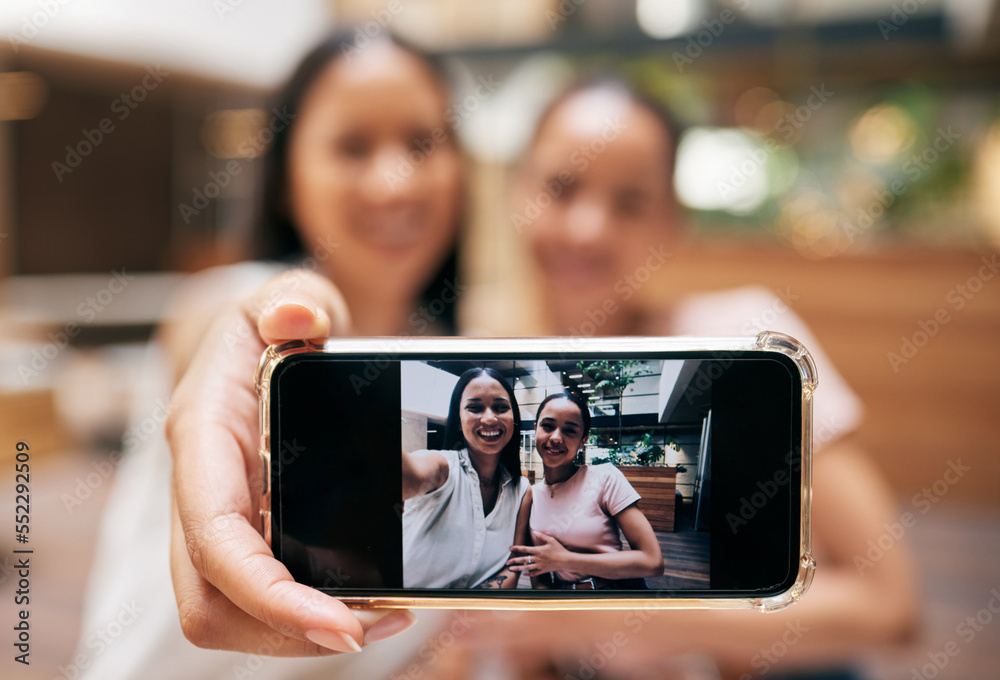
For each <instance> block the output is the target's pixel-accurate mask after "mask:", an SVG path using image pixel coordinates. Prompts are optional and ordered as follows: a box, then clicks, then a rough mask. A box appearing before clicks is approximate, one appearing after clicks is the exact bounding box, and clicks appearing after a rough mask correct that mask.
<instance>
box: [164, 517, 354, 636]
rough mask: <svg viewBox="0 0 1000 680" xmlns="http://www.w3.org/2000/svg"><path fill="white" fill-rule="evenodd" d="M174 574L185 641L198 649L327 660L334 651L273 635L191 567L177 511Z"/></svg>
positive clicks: (173, 537) (172, 554) (173, 534)
mask: <svg viewBox="0 0 1000 680" xmlns="http://www.w3.org/2000/svg"><path fill="white" fill-rule="evenodd" d="M172 515H173V529H172V532H171V541H170V543H171V545H170V574H171V578H172V580H173V584H174V594H175V596H176V599H177V609H178V613H179V616H180V623H181V629H182V631H183V632H184V636H185V637H186V638H187V639H188V640H189V641H191V642H192V643H193V644H195V645H197V646H198V647H202V648H205V649H226V650H233V651H241V652H249V653H254V654H261V655H264V656H327V655H330V654H334V653H335V651H334V650H331V649H329V648H328V647H322V646H320V645H317V644H316V643H313V642H309V641H308V640H303V639H300V638H299V637H294V636H293V635H292V633H293V632H294V631H293V629H292V628H290V627H287V628H284V629H281V628H279V629H277V630H275V629H274V628H272V627H271V626H269V625H267V624H265V623H263V622H262V621H259V620H258V619H255V618H254V617H252V616H250V615H249V614H247V613H246V612H245V611H243V610H242V609H240V608H239V607H237V606H236V605H235V604H233V602H232V601H230V600H229V599H228V598H226V597H225V596H224V595H223V594H222V593H221V592H220V591H219V590H218V588H216V587H215V586H213V585H212V584H211V583H209V582H208V581H206V580H205V579H203V578H202V577H201V575H200V574H199V573H198V571H197V570H196V569H195V568H194V565H193V564H191V560H190V558H189V556H188V553H187V546H186V545H185V542H184V532H183V530H182V528H181V521H180V517H179V516H178V514H177V509H176V507H174V508H173V512H172Z"/></svg>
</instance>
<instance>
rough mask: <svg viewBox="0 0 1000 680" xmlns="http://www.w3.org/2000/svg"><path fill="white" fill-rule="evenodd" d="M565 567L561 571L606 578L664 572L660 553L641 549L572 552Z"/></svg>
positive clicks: (640, 576)
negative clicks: (654, 553) (649, 552)
mask: <svg viewBox="0 0 1000 680" xmlns="http://www.w3.org/2000/svg"><path fill="white" fill-rule="evenodd" d="M565 565H566V566H565V567H563V568H560V569H559V571H574V572H577V573H580V574H587V575H588V576H597V577H599V578H606V579H622V578H643V577H647V576H659V575H661V574H662V573H663V561H662V560H660V559H659V554H657V555H650V554H648V553H646V552H643V551H641V550H619V551H616V552H608V553H577V552H570V553H569V556H568V557H566V558H565Z"/></svg>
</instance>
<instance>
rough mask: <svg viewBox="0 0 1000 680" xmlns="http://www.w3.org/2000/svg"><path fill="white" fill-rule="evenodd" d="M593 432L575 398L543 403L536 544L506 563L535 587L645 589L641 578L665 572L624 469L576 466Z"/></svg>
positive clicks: (519, 548)
mask: <svg viewBox="0 0 1000 680" xmlns="http://www.w3.org/2000/svg"><path fill="white" fill-rule="evenodd" d="M589 432H590V410H589V409H588V408H587V404H586V402H584V401H583V400H582V399H580V398H579V397H577V396H576V395H574V394H571V393H569V392H561V393H558V394H550V395H549V396H547V397H546V398H545V399H544V400H543V401H542V403H541V404H539V406H538V415H537V417H536V420H535V449H536V450H537V451H538V455H539V456H541V458H542V466H543V469H544V478H543V480H542V481H541V482H538V483H536V484H535V485H534V486H533V487H532V496H531V520H530V526H531V538H532V543H533V545H527V544H525V545H514V546H513V547H512V548H511V550H512V551H514V552H517V553H522V555H521V556H517V557H512V558H511V559H510V560H509V561H508V565H510V568H511V570H513V571H515V572H523V573H526V574H528V575H529V576H531V580H532V585H533V586H534V587H537V588H557V589H561V590H596V589H604V588H619V589H643V588H645V587H646V586H645V583H644V582H643V580H642V579H643V577H646V576H660V575H662V574H663V556H662V555H661V553H660V545H659V543H658V542H657V539H656V534H655V533H654V532H653V527H652V526H651V525H650V523H649V520H648V519H646V516H645V515H643V514H642V510H640V509H639V507H638V506H637V505H636V504H637V503H638V501H639V494H638V493H637V492H636V491H635V489H633V488H632V485H631V484H629V482H628V480H627V479H625V475H623V474H622V472H621V470H619V469H618V468H616V467H615V466H614V465H611V464H610V463H605V464H603V465H587V464H584V463H580V462H578V454H580V453H581V452H582V450H583V447H584V444H585V443H586V441H587V435H588V434H589ZM621 534H624V535H625V539H626V540H627V541H628V547H627V548H626V546H623V545H622V542H621V538H620V535H621ZM629 548H630V549H629Z"/></svg>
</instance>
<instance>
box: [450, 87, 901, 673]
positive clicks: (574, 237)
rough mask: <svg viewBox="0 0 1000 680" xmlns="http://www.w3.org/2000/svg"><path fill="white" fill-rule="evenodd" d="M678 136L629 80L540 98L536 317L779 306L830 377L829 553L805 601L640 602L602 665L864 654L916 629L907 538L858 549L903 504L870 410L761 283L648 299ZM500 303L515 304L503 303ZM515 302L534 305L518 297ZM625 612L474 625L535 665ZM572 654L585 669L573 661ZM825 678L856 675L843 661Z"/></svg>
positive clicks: (825, 420) (558, 324) (752, 313)
mask: <svg viewBox="0 0 1000 680" xmlns="http://www.w3.org/2000/svg"><path fill="white" fill-rule="evenodd" d="M678 140H679V131H678V129H677V127H676V126H675V125H673V124H672V123H671V122H670V117H669V116H668V115H667V114H666V113H665V112H664V111H663V108H662V106H660V105H659V104H657V103H656V102H654V101H652V100H651V99H649V98H646V97H643V96H641V95H639V94H637V93H636V91H635V90H634V89H633V88H631V87H630V86H628V85H627V84H626V83H625V82H622V81H615V80H610V81H609V80H602V81H596V82H586V83H584V84H582V85H580V86H577V87H575V88H573V89H571V90H569V91H568V92H567V93H565V94H564V95H562V96H561V97H559V98H558V99H556V100H555V102H554V103H553V104H552V105H551V106H550V107H549V108H548V110H547V111H546V112H545V113H544V115H543V116H542V118H541V121H540V123H539V124H538V128H537V130H536V132H535V136H534V139H533V141H532V144H531V146H530V148H529V149H528V151H527V152H526V154H525V157H524V160H523V163H522V167H521V173H520V178H519V183H518V186H517V189H518V191H517V196H516V198H515V201H514V203H515V205H521V204H522V202H523V201H524V200H526V199H531V198H533V197H536V196H538V195H539V194H540V192H544V191H546V189H547V188H548V187H552V186H558V187H561V189H560V190H559V191H558V192H556V191H552V192H549V196H550V197H551V201H550V204H549V205H548V206H547V207H545V208H543V209H541V210H539V211H538V214H537V215H536V216H534V217H533V219H531V220H530V221H529V222H528V223H526V224H523V225H521V226H523V228H524V229H523V230H524V233H525V236H526V241H527V245H528V250H529V253H530V256H531V258H532V260H533V261H534V264H535V265H537V267H536V268H537V270H538V278H539V282H540V286H539V289H538V290H537V291H535V293H536V299H537V300H539V301H540V303H541V305H540V306H541V308H542V309H541V311H542V315H541V316H540V318H539V319H538V320H537V323H536V324H535V327H534V328H530V329H526V332H527V333H533V334H549V333H551V334H555V335H619V334H620V335H672V336H734V335H750V334H755V333H758V332H760V331H761V330H765V329H763V328H759V327H755V324H756V323H757V322H755V318H760V317H761V316H762V315H763V316H768V314H764V313H765V312H769V313H772V314H774V318H775V321H774V323H773V324H770V326H771V327H770V328H768V329H767V330H775V331H780V332H784V333H787V334H789V335H791V336H793V337H795V338H797V339H798V340H800V341H802V342H803V343H804V344H805V345H806V346H807V347H808V348H809V350H810V353H811V354H812V356H813V358H814V360H815V362H816V364H817V367H818V372H819V375H820V376H821V382H820V386H819V389H818V390H817V392H816V395H815V399H814V423H815V427H814V429H813V435H814V451H816V456H815V462H814V469H813V513H812V525H813V535H814V547H815V554H816V558H817V562H818V563H819V565H820V566H819V568H818V569H817V571H816V577H815V579H814V581H813V584H812V586H811V588H810V590H809V592H808V593H807V594H806V595H805V597H804V598H803V599H802V602H800V603H798V604H796V605H795V606H794V607H792V608H790V609H789V610H788V611H782V612H778V613H775V614H770V615H768V616H766V617H761V616H760V615H759V614H757V613H755V612H747V611H729V612H712V611H664V612H657V613H653V614H647V615H644V617H643V618H642V620H641V621H638V624H637V625H636V626H635V627H634V629H633V630H632V633H633V634H632V635H631V636H629V638H628V641H629V644H628V646H626V647H621V648H620V649H618V648H616V650H615V651H616V654H615V655H613V658H609V659H607V666H606V667H605V668H604V669H602V671H601V672H599V673H596V674H595V678H596V677H633V676H634V675H635V674H636V673H640V674H642V675H643V676H644V677H645V676H649V677H693V676H694V675H688V674H687V671H688V670H690V671H691V673H693V674H696V673H701V672H704V670H702V669H704V668H705V667H706V666H707V667H709V669H710V670H709V671H708V675H705V676H702V675H696V676H697V677H726V678H737V677H740V678H749V677H751V676H754V675H755V674H758V671H759V669H760V667H759V666H756V665H755V663H754V662H755V660H759V658H760V652H761V651H762V650H766V649H768V648H769V647H770V646H771V645H772V644H773V643H774V641H775V640H780V639H781V637H782V635H786V634H787V631H788V630H789V629H790V628H789V627H796V628H794V629H795V630H801V631H805V630H808V631H809V632H808V634H807V635H805V636H801V639H799V638H798V637H797V638H795V639H796V644H794V645H789V648H788V653H787V655H785V657H784V658H783V660H782V663H783V664H787V668H788V669H789V670H792V671H801V670H803V669H804V668H816V667H821V666H827V667H828V666H830V665H833V666H835V667H842V666H843V665H844V664H845V663H846V664H850V663H852V662H853V661H854V660H855V658H856V656H854V654H855V650H857V649H858V648H859V647H861V646H864V645H873V644H885V643H888V642H893V641H898V640H902V639H906V637H907V636H910V635H912V634H913V632H914V630H915V625H916V612H917V601H916V595H915V574H914V566H913V562H912V560H911V558H910V555H909V552H908V550H907V549H906V548H905V547H903V546H897V547H896V548H894V549H893V550H892V551H887V552H886V553H885V555H884V556H883V558H882V559H881V560H879V561H878V562H875V563H873V564H870V565H866V568H865V569H862V570H859V569H858V568H857V565H856V564H855V559H856V556H857V555H863V554H865V551H866V549H867V548H866V541H870V540H872V539H874V538H877V537H878V536H879V535H881V534H882V532H883V531H884V526H886V525H888V524H890V523H891V522H893V521H895V519H896V518H898V517H899V514H898V510H897V509H896V508H895V504H894V502H893V496H892V492H891V491H890V490H889V489H888V487H887V485H886V483H885V481H884V480H883V479H882V476H881V475H880V474H879V472H878V470H877V468H876V467H875V466H874V465H873V464H872V462H871V461H870V460H869V459H868V457H867V456H866V455H865V454H864V452H863V451H861V450H860V449H859V447H858V446H857V444H856V443H854V442H853V441H852V440H851V436H850V435H851V432H852V431H853V430H854V429H855V428H856V427H857V426H858V424H859V422H860V419H861V404H860V401H859V400H858V398H857V397H856V396H855V394H854V393H853V392H852V391H851V389H850V387H849V386H848V385H847V384H846V382H845V381H844V380H843V379H842V378H841V376H840V375H839V373H838V372H837V370H836V369H835V368H834V366H833V364H832V362H830V360H829V359H828V358H827V357H826V355H825V353H824V352H823V351H822V349H821V348H820V347H819V344H818V343H817V342H816V340H815V338H814V337H813V335H812V333H811V332H810V331H809V329H808V327H807V326H806V325H805V324H804V323H803V322H802V320H801V319H799V318H798V317H797V316H796V315H795V314H794V313H793V312H792V311H791V310H790V309H789V307H788V305H787V304H783V303H782V301H781V300H779V299H778V298H777V297H775V296H774V295H773V294H772V293H770V292H769V291H768V290H766V289H763V288H760V287H754V286H748V287H743V288H737V289H731V290H713V291H711V292H706V293H701V294H697V295H690V296H687V297H685V298H680V297H679V296H673V297H671V303H670V304H669V305H663V304H661V305H660V306H659V307H656V306H653V305H648V304H643V302H641V296H639V295H638V294H637V292H638V291H637V289H636V287H635V285H633V283H631V282H634V281H635V280H636V276H635V275H636V274H637V272H639V271H640V270H641V269H642V268H645V273H646V275H647V278H648V275H649V273H650V271H652V270H657V269H661V268H668V267H669V266H670V262H671V261H672V260H670V258H671V257H683V253H682V252H678V251H679V246H680V244H681V241H682V239H683V235H684V234H683V224H682V220H681V212H680V208H679V206H678V204H677V199H676V196H675V194H674V188H673V187H674V182H673V174H674V157H675V156H676V149H677V147H678ZM581 149H582V150H586V151H587V153H586V154H583V153H581ZM649 285H650V286H652V285H655V284H652V283H650V284H649ZM705 285H706V288H716V287H717V286H715V285H713V283H712V282H706V283H705ZM508 297H511V296H508ZM511 302H512V304H514V305H517V304H519V303H520V302H521V301H518V300H516V299H515V300H512V301H511ZM472 306H474V305H472ZM491 314H492V316H493V317H494V318H498V319H501V320H506V319H507V318H508V317H506V316H505V315H503V314H501V313H499V312H497V310H495V309H491ZM515 314H516V316H519V317H523V316H525V314H524V312H523V309H521V308H520V307H519V308H518V309H517V311H516V313H515ZM595 319H596V320H595ZM480 330H482V331H486V332H488V331H489V330H490V329H489V328H483V329H480ZM626 621H628V619H627V618H626ZM621 625H622V616H621V613H620V612H573V613H571V614H563V613H559V612H529V613H525V614H523V615H521V616H508V615H505V616H504V617H502V618H501V617H498V618H496V619H490V620H487V621H485V622H484V624H483V626H482V627H481V628H477V631H480V630H481V631H482V637H481V638H480V639H479V642H481V643H482V644H483V645H484V646H487V647H489V648H491V649H492V648H493V647H494V646H495V645H496V644H497V641H498V640H503V641H504V645H505V646H506V647H507V649H509V650H511V651H512V652H514V653H512V654H511V655H510V657H509V658H513V659H516V660H517V661H518V662H519V663H521V664H523V665H524V666H525V667H526V668H533V664H535V663H538V664H541V665H542V666H543V667H545V666H549V665H550V664H551V663H552V660H553V659H555V660H557V661H565V660H573V659H575V658H576V656H575V655H576V654H577V653H578V650H579V649H581V648H582V647H583V646H587V645H595V644H597V645H600V644H602V643H603V644H607V640H608V635H609V634H608V631H614V630H619V628H620V626H621ZM466 639H467V640H468V641H472V640H473V639H474V638H473V637H472V636H468V637H467V638H466ZM591 648H592V647H591ZM692 653H693V654H695V655H697V663H696V664H694V665H695V666H696V668H694V669H691V668H684V665H683V662H678V661H677V658H678V657H683V656H685V655H691V654H692ZM566 668H567V671H566V672H568V670H569V669H572V670H574V671H575V670H576V669H577V665H576V664H575V663H572V662H571V663H570V664H569V665H568V666H567V667H566ZM766 670H767V669H765V671H766ZM772 671H773V668H772ZM762 672H763V671H761V673H762ZM670 673H676V675H670ZM563 674H564V673H559V675H560V677H561V676H562V675H563ZM795 677H809V676H808V673H805V674H803V675H802V676H795ZM815 677H824V678H827V677H836V678H854V677H857V676H856V675H855V674H854V673H853V672H852V671H851V670H850V669H846V670H844V671H843V672H842V673H834V674H823V673H821V674H819V675H818V676H815Z"/></svg>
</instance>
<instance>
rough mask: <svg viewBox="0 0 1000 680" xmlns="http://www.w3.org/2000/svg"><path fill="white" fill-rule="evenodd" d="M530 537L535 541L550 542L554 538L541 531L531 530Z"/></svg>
mask: <svg viewBox="0 0 1000 680" xmlns="http://www.w3.org/2000/svg"><path fill="white" fill-rule="evenodd" d="M531 537H532V538H534V539H535V543H539V542H542V543H551V542H552V541H553V540H554V539H553V538H552V537H551V536H549V535H548V534H543V533H542V532H541V531H532V532H531Z"/></svg>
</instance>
